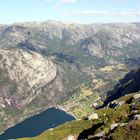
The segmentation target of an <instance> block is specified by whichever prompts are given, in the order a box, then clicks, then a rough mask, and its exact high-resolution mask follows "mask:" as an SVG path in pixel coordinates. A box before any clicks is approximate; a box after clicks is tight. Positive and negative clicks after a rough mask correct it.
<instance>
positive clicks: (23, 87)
mask: <svg viewBox="0 0 140 140" xmlns="http://www.w3.org/2000/svg"><path fill="white" fill-rule="evenodd" d="M139 46H140V24H139V23H116V24H115V23H114V24H89V25H82V24H73V23H62V22H59V21H46V22H40V23H39V22H26V23H21V24H12V25H0V132H1V133H2V132H3V131H4V130H5V129H7V128H9V127H11V126H13V125H15V124H17V123H18V122H21V121H23V120H24V119H26V118H28V117H30V116H32V115H34V114H37V113H39V112H42V111H43V110H45V109H47V108H50V107H56V106H57V107H59V108H61V109H64V110H66V111H68V112H69V113H71V114H72V115H74V116H75V117H76V118H79V119H81V118H82V117H84V116H86V115H87V114H89V113H91V112H92V111H93V108H96V107H98V106H100V105H102V104H103V102H104V101H105V100H106V102H105V103H108V99H109V98H107V97H108V96H109V97H111V98H112V99H116V97H114V95H115V96H116V95H117V94H116V92H117V93H119V92H118V90H120V88H121V84H122V83H121V82H122V81H120V79H122V78H124V76H125V75H126V74H127V73H128V72H130V71H131V70H133V69H137V68H138V67H139V64H140V63H139V60H140V56H139V52H140V47H139ZM133 73H135V72H131V73H130V75H133ZM130 77H131V76H130ZM132 77H133V76H132ZM124 79H125V78H124ZM128 79H129V80H128V83H127V84H126V86H127V85H129V84H135V78H128ZM136 79H137V78H136ZM131 82H132V83H131ZM115 85H117V86H116V88H115V91H114V90H113V88H114V86H115ZM122 85H123V84H122ZM126 86H124V87H125V88H126ZM129 87H130V88H131V86H128V88H127V89H126V91H125V92H124V93H127V92H128V91H130V90H129ZM111 91H112V92H111ZM134 91H135V90H134ZM124 93H122V95H124ZM117 97H118V96H117ZM119 97H121V96H120V94H119ZM109 102H110V99H109Z"/></svg>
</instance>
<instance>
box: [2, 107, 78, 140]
mask: <svg viewBox="0 0 140 140" xmlns="http://www.w3.org/2000/svg"><path fill="white" fill-rule="evenodd" d="M74 119H75V118H74V117H73V116H71V115H69V114H67V113H66V112H64V111H62V110H59V109H56V108H50V109H48V110H46V111H44V112H42V113H40V114H38V115H34V116H32V117H30V118H28V119H26V120H24V121H23V122H21V123H19V124H17V125H15V126H13V127H11V128H9V129H7V130H6V131H5V133H3V134H2V135H0V140H7V139H15V138H21V137H34V136H36V135H39V134H40V133H42V132H43V131H45V130H47V129H50V128H53V127H56V126H58V125H60V124H63V123H65V122H68V121H72V120H74Z"/></svg>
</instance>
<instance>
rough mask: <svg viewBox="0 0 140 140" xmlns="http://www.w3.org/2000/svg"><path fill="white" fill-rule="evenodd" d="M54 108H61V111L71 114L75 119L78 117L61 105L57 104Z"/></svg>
mask: <svg viewBox="0 0 140 140" xmlns="http://www.w3.org/2000/svg"><path fill="white" fill-rule="evenodd" d="M55 108H56V109H59V110H61V111H64V112H65V113H66V114H68V115H71V116H72V117H74V119H75V120H78V118H77V117H76V116H74V115H73V114H72V113H70V112H68V111H67V110H66V109H65V108H63V107H62V106H60V105H57V106H56V107H55Z"/></svg>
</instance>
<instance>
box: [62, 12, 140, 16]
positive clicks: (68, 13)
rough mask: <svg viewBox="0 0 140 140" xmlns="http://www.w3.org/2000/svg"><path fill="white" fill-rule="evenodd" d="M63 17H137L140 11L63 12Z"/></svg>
mask: <svg viewBox="0 0 140 140" xmlns="http://www.w3.org/2000/svg"><path fill="white" fill-rule="evenodd" d="M63 15H65V16H72V15H78V16H122V17H137V16H140V11H121V12H116V11H94V10H83V11H82V10H81V11H65V12H63Z"/></svg>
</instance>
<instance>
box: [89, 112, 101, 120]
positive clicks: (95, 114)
mask: <svg viewBox="0 0 140 140" xmlns="http://www.w3.org/2000/svg"><path fill="white" fill-rule="evenodd" d="M98 118H99V117H98V114H97V113H93V114H91V115H89V116H88V120H94V119H98Z"/></svg>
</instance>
